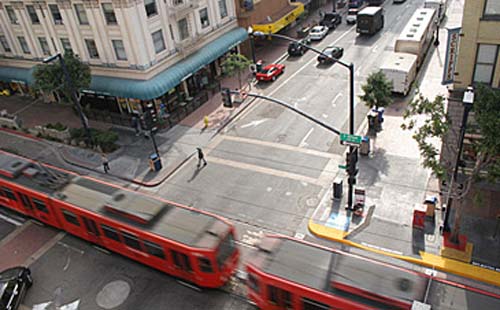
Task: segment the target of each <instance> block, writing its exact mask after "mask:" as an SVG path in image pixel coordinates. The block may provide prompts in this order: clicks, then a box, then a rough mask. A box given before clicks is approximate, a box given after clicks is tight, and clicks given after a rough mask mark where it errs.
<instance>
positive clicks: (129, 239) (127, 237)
mask: <svg viewBox="0 0 500 310" xmlns="http://www.w3.org/2000/svg"><path fill="white" fill-rule="evenodd" d="M121 233H122V236H123V241H125V244H126V245H128V246H129V247H131V248H133V249H136V250H139V251H142V249H141V244H140V243H139V239H137V237H136V236H134V235H132V234H129V233H126V232H124V231H122V232H121Z"/></svg>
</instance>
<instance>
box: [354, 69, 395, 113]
mask: <svg viewBox="0 0 500 310" xmlns="http://www.w3.org/2000/svg"><path fill="white" fill-rule="evenodd" d="M361 89H362V90H363V91H364V92H365V93H364V94H363V95H362V96H359V99H361V100H363V101H364V102H365V105H366V106H367V107H368V108H370V109H371V108H373V107H375V108H376V109H377V110H378V108H383V107H387V106H388V105H390V104H391V103H392V81H389V80H388V79H387V77H386V76H385V74H384V73H383V72H382V71H378V72H374V73H372V74H370V75H369V76H368V78H367V79H366V84H364V85H362V86H361Z"/></svg>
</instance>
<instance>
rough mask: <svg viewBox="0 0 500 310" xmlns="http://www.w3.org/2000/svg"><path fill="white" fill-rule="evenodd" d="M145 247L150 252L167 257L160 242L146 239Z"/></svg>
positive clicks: (163, 257)
mask: <svg viewBox="0 0 500 310" xmlns="http://www.w3.org/2000/svg"><path fill="white" fill-rule="evenodd" d="M144 247H145V248H146V251H147V252H148V253H149V254H151V255H154V256H156V257H159V258H161V259H165V252H163V249H162V248H161V246H159V245H158V244H156V243H153V242H150V241H144Z"/></svg>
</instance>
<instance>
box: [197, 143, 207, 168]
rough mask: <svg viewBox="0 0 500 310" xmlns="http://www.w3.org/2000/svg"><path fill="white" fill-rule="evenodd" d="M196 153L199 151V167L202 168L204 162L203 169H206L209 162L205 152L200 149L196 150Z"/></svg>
mask: <svg viewBox="0 0 500 310" xmlns="http://www.w3.org/2000/svg"><path fill="white" fill-rule="evenodd" d="M196 151H198V165H197V167H198V168H200V166H201V163H202V162H203V167H205V166H206V165H207V161H206V160H205V154H203V151H202V150H201V148H199V147H197V148H196Z"/></svg>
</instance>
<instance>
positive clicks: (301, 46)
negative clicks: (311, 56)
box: [288, 38, 311, 56]
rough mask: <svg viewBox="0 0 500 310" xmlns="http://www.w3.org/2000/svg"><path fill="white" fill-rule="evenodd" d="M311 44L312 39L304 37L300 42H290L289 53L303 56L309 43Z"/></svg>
mask: <svg viewBox="0 0 500 310" xmlns="http://www.w3.org/2000/svg"><path fill="white" fill-rule="evenodd" d="M310 44H311V40H309V39H307V38H306V39H302V40H300V41H299V42H290V44H288V55H290V56H302V55H304V54H305V52H307V50H308V48H307V45H310Z"/></svg>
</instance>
